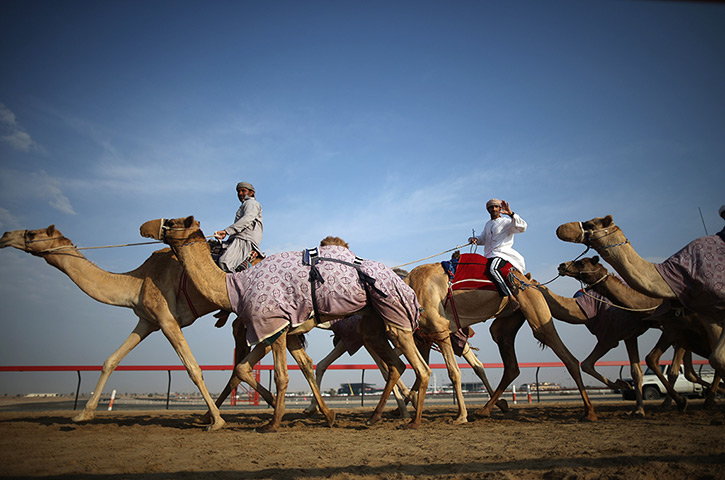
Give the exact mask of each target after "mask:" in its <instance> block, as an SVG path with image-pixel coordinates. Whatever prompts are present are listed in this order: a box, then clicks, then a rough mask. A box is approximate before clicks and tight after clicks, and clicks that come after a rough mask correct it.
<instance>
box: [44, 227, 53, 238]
mask: <svg viewBox="0 0 725 480" xmlns="http://www.w3.org/2000/svg"><path fill="white" fill-rule="evenodd" d="M54 233H55V224H53V225H50V226H49V227H48V228H46V229H45V234H46V235H48V236H49V237H52V236H53V234H54Z"/></svg>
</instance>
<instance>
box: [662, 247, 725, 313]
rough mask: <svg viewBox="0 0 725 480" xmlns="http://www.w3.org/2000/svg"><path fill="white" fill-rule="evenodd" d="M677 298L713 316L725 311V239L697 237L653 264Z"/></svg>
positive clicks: (691, 308) (688, 306)
mask: <svg viewBox="0 0 725 480" xmlns="http://www.w3.org/2000/svg"><path fill="white" fill-rule="evenodd" d="M654 266H655V268H656V269H657V271H658V272H659V273H660V275H662V278H664V279H665V281H666V282H667V284H668V285H669V286H670V288H672V291H673V292H675V295H677V299H678V300H679V301H680V303H682V304H683V305H684V306H686V307H687V308H689V309H690V310H694V311H697V312H698V313H702V314H705V315H707V316H710V317H712V318H713V319H722V318H723V314H724V313H725V239H724V238H723V237H722V236H720V235H719V234H717V235H710V236H707V237H700V238H698V239H697V240H694V241H692V242H690V243H689V244H688V245H687V246H685V247H684V248H683V249H682V250H680V251H679V252H677V253H675V254H674V255H672V256H671V257H670V258H668V259H667V260H665V261H664V262H663V263H655V264H654Z"/></svg>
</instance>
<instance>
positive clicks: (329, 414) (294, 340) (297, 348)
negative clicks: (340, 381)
mask: <svg viewBox="0 0 725 480" xmlns="http://www.w3.org/2000/svg"><path fill="white" fill-rule="evenodd" d="M287 348H288V350H289V352H290V354H292V357H293V358H294V359H295V361H296V362H297V365H299V366H300V370H301V371H302V374H303V375H304V376H305V379H307V383H309V385H310V388H311V389H312V395H313V397H314V399H315V402H316V406H319V407H320V411H321V412H322V414H323V415H324V416H325V418H326V419H327V425H328V426H330V427H332V426H333V425H334V424H335V412H333V411H332V410H330V409H329V408H328V407H327V404H325V401H324V400H323V398H322V395H321V394H320V388H319V383H318V382H317V381H315V374H314V373H313V370H312V359H311V358H310V357H309V355H307V352H305V349H304V347H303V345H302V342H301V341H300V337H299V336H298V335H290V336H289V337H288V338H287ZM321 379H322V375H320V380H321Z"/></svg>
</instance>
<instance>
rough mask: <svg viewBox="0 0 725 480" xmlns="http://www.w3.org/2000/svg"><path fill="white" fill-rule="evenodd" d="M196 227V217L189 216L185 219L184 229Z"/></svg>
mask: <svg viewBox="0 0 725 480" xmlns="http://www.w3.org/2000/svg"><path fill="white" fill-rule="evenodd" d="M192 225H194V215H189V216H188V217H186V218H185V219H184V228H189V227H191V226H192Z"/></svg>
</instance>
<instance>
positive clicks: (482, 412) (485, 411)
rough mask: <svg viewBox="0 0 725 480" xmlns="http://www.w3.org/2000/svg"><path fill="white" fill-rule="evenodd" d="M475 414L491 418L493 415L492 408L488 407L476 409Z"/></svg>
mask: <svg viewBox="0 0 725 480" xmlns="http://www.w3.org/2000/svg"><path fill="white" fill-rule="evenodd" d="M475 415H476V416H477V417H479V418H489V417H490V416H491V410H489V409H488V408H485V407H484V408H480V409H478V410H476V412H475Z"/></svg>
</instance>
